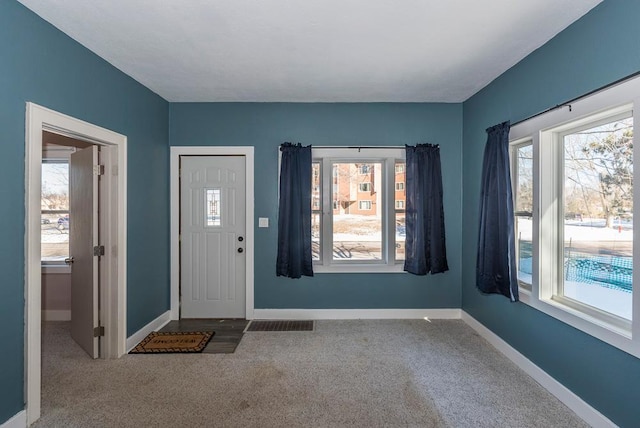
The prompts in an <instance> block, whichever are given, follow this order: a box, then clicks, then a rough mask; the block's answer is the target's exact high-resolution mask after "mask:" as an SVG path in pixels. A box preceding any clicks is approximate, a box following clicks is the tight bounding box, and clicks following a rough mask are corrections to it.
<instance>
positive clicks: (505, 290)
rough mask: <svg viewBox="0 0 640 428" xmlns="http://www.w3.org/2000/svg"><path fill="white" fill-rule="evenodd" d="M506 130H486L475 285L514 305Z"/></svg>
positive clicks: (515, 280)
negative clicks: (505, 298) (504, 297)
mask: <svg viewBox="0 0 640 428" xmlns="http://www.w3.org/2000/svg"><path fill="white" fill-rule="evenodd" d="M509 129H510V124H509V122H504V123H501V124H499V125H496V126H493V127H491V128H488V129H487V144H486V146H485V149H484V160H483V163H482V179H481V182H480V186H481V189H480V229H479V237H478V255H477V264H476V285H477V287H478V289H480V291H482V292H484V293H499V294H502V295H504V296H506V297H508V298H509V299H511V301H513V302H517V301H518V299H519V296H518V278H517V271H516V262H515V231H514V213H513V196H512V189H511V172H510V162H509V161H510V159H509Z"/></svg>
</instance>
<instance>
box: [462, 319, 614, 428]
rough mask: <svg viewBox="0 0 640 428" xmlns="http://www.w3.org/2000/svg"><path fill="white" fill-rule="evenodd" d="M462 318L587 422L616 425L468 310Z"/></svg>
mask: <svg viewBox="0 0 640 428" xmlns="http://www.w3.org/2000/svg"><path fill="white" fill-rule="evenodd" d="M462 320H463V321H464V322H465V323H467V325H469V327H471V328H473V329H474V330H475V331H476V332H477V333H478V334H479V335H480V336H482V337H483V338H484V339H486V340H487V341H488V342H489V343H490V344H491V345H493V346H494V347H495V348H496V349H497V350H498V351H500V352H501V353H502V354H504V355H505V356H506V357H507V358H509V359H510V360H511V361H513V362H514V363H515V364H516V365H517V366H518V367H520V368H521V369H522V370H523V371H524V372H525V373H527V374H528V375H529V376H531V377H532V378H533V379H534V380H535V381H536V382H538V383H539V384H540V385H542V387H543V388H545V389H546V390H547V391H549V392H550V393H551V394H553V395H554V396H555V397H556V398H557V399H558V400H560V401H561V402H562V403H564V405H565V406H567V407H568V408H570V409H571V410H573V411H574V412H575V413H576V414H577V415H578V416H580V417H581V418H582V419H583V420H584V421H585V422H586V423H588V424H589V425H591V426H592V427H594V428H600V427H603V428H604V427H607V428H609V427H616V424H614V423H613V422H611V420H609V419H608V418H607V417H606V416H604V415H603V414H602V413H600V412H598V411H597V410H596V409H594V408H593V407H591V406H590V405H589V404H588V403H587V402H585V401H584V400H583V399H582V398H580V397H578V396H577V395H576V394H574V393H573V392H571V390H569V389H568V388H567V387H565V386H564V385H563V384H561V383H560V382H558V381H557V380H555V379H554V378H553V377H551V376H550V375H549V374H547V372H545V371H544V370H542V369H541V368H540V367H538V366H537V365H535V364H534V363H533V362H531V360H529V359H528V358H527V357H525V356H524V355H522V354H521V353H520V352H518V351H516V350H515V348H513V347H512V346H511V345H509V344H508V343H507V342H505V341H504V340H502V339H501V338H500V337H499V336H498V335H496V334H495V333H494V332H492V331H491V330H489V329H488V328H487V327H485V326H484V325H482V324H481V323H480V322H479V321H478V320H476V319H475V318H473V317H472V316H471V315H469V314H468V313H467V312H465V311H462Z"/></svg>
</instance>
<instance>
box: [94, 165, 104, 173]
mask: <svg viewBox="0 0 640 428" xmlns="http://www.w3.org/2000/svg"><path fill="white" fill-rule="evenodd" d="M93 175H104V165H94V166H93Z"/></svg>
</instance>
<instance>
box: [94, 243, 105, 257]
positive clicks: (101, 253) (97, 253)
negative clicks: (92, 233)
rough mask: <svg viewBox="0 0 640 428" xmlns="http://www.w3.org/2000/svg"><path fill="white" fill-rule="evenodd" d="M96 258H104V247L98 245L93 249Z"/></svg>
mask: <svg viewBox="0 0 640 428" xmlns="http://www.w3.org/2000/svg"><path fill="white" fill-rule="evenodd" d="M93 255H94V256H104V245H96V246H95V247H93Z"/></svg>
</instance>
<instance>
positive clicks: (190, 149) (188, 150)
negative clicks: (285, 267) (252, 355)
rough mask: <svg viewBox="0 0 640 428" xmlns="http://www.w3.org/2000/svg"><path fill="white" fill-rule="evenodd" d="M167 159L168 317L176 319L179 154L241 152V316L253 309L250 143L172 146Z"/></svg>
mask: <svg viewBox="0 0 640 428" xmlns="http://www.w3.org/2000/svg"><path fill="white" fill-rule="evenodd" d="M170 156H171V159H170V165H169V170H170V204H171V205H170V206H171V213H170V216H171V319H172V320H177V319H180V157H181V156H244V157H245V160H246V163H245V178H246V192H245V207H246V208H245V209H246V216H245V217H246V237H247V240H246V247H245V250H246V257H247V258H246V260H247V263H246V266H245V269H246V276H245V278H246V293H245V299H246V303H245V318H246V319H252V318H253V311H254V307H253V305H254V295H253V282H254V249H255V242H254V240H255V236H254V235H255V234H254V226H253V222H254V169H253V168H254V147H253V146H173V147H171V154H170Z"/></svg>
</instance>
